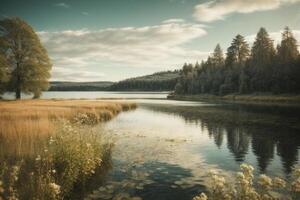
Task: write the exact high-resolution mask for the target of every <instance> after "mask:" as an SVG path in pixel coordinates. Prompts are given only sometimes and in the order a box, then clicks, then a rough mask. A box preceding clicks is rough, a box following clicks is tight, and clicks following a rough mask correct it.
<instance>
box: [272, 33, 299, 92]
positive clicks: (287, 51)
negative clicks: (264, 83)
mask: <svg viewBox="0 0 300 200" xmlns="http://www.w3.org/2000/svg"><path fill="white" fill-rule="evenodd" d="M298 56H299V51H298V48H297V40H296V39H295V37H294V36H293V33H292V31H291V30H290V29H289V28H288V27H286V28H285V30H284V31H283V33H282V40H281V43H280V45H279V46H278V57H277V60H278V64H277V69H276V70H275V71H274V77H275V79H276V80H277V82H276V84H274V86H275V89H273V91H275V92H280V93H282V92H287V93H290V92H295V91H299V90H300V86H299V84H297V83H299V75H300V72H299V67H298V66H297V59H298Z"/></svg>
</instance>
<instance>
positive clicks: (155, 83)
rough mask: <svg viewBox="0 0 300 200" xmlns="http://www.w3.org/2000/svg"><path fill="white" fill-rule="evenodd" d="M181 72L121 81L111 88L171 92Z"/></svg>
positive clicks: (168, 72)
mask: <svg viewBox="0 0 300 200" xmlns="http://www.w3.org/2000/svg"><path fill="white" fill-rule="evenodd" d="M178 78H179V71H178V70H175V71H164V72H156V73H154V74H151V75H146V76H140V77H136V78H130V79H126V80H123V81H119V82H117V83H115V84H113V85H112V86H110V87H109V90H113V91H171V90H173V89H174V87H175V85H176V83H177V79H178Z"/></svg>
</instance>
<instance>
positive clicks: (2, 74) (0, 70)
mask: <svg viewBox="0 0 300 200" xmlns="http://www.w3.org/2000/svg"><path fill="white" fill-rule="evenodd" d="M7 82H8V65H7V61H6V58H5V57H4V56H3V55H2V54H0V94H1V93H3V92H4V91H5V89H6V86H7Z"/></svg>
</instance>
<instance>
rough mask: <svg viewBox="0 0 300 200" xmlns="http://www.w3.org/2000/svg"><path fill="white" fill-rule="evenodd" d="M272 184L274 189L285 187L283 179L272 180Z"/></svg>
mask: <svg viewBox="0 0 300 200" xmlns="http://www.w3.org/2000/svg"><path fill="white" fill-rule="evenodd" d="M273 184H274V187H276V188H285V186H286V182H285V181H284V180H283V179H281V178H278V177H276V178H274V181H273Z"/></svg>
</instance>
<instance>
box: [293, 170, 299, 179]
mask: <svg viewBox="0 0 300 200" xmlns="http://www.w3.org/2000/svg"><path fill="white" fill-rule="evenodd" d="M294 175H295V177H297V178H299V177H300V169H296V170H295V171H294Z"/></svg>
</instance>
